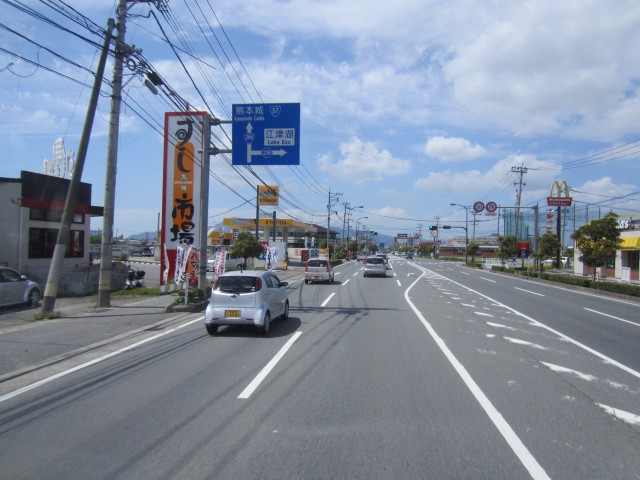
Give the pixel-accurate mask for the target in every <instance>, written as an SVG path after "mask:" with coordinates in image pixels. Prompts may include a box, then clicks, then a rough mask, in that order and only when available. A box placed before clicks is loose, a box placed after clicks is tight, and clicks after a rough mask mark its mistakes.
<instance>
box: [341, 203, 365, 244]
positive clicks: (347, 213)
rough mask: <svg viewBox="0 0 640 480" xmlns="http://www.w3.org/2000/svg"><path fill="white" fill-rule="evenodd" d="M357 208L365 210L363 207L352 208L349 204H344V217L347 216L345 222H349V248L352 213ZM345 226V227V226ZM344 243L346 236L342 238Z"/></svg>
mask: <svg viewBox="0 0 640 480" xmlns="http://www.w3.org/2000/svg"><path fill="white" fill-rule="evenodd" d="M356 208H364V207H363V206H362V205H360V206H358V207H350V206H349V204H348V203H345V204H344V216H345V221H346V222H347V235H346V236H347V247H348V246H349V240H348V238H349V223H351V212H352V211H353V210H355V209H356ZM343 226H344V225H343ZM342 241H343V242H344V235H343V236H342Z"/></svg>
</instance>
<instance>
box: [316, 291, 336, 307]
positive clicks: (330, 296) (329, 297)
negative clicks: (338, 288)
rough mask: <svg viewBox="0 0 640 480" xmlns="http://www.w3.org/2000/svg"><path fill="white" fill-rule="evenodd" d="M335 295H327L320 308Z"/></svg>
mask: <svg viewBox="0 0 640 480" xmlns="http://www.w3.org/2000/svg"><path fill="white" fill-rule="evenodd" d="M335 294H336V292H333V293H332V294H331V295H329V296H328V297H327V299H326V300H325V301H324V302H322V305H320V306H321V307H324V306H325V305H326V304H327V303H329V300H331V299H332V298H333V296H334V295H335Z"/></svg>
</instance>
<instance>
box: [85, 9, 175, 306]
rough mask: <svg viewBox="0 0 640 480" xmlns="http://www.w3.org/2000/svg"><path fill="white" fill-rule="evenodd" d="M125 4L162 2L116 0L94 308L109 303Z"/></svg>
mask: <svg viewBox="0 0 640 480" xmlns="http://www.w3.org/2000/svg"><path fill="white" fill-rule="evenodd" d="M127 3H130V4H131V6H133V5H135V4H136V3H155V4H156V6H157V7H158V8H159V9H160V8H161V7H162V5H161V4H162V3H163V2H162V0H119V2H118V7H117V9H116V28H117V29H118V35H117V37H116V50H115V60H114V64H113V82H112V89H111V113H110V117H109V144H108V146H107V166H106V175H105V182H104V216H103V217H102V245H101V248H100V280H99V284H98V307H108V306H110V304H111V277H112V268H113V267H112V263H113V246H112V242H113V220H114V217H115V203H116V172H117V165H118V136H119V134H120V104H121V103H122V70H123V62H124V58H125V57H127V56H128V55H129V54H130V53H131V52H132V51H133V49H132V48H131V47H129V46H128V45H127V44H126V43H125V32H126V30H127V26H126V22H127Z"/></svg>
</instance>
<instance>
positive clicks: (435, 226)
mask: <svg viewBox="0 0 640 480" xmlns="http://www.w3.org/2000/svg"><path fill="white" fill-rule="evenodd" d="M429 230H435V231H438V226H437V225H429Z"/></svg>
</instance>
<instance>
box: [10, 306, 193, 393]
mask: <svg viewBox="0 0 640 480" xmlns="http://www.w3.org/2000/svg"><path fill="white" fill-rule="evenodd" d="M203 319H204V317H198V318H196V319H195V320H191V321H190V322H186V323H184V324H181V325H180V326H178V327H174V328H170V329H169V330H166V331H164V332H162V333H159V334H157V335H154V336H153V337H149V338H145V339H144V340H140V341H139V342H136V343H133V344H131V345H129V346H127V347H124V348H121V349H120V350H115V351H113V352H111V353H107V354H106V355H103V356H102V357H99V358H94V359H93V360H90V361H88V362H85V363H83V364H80V365H76V366H75V367H73V368H70V369H68V370H65V371H63V372H60V373H56V374H55V375H52V376H50V377H47V378H43V379H42V380H39V381H37V382H35V383H32V384H30V385H26V386H24V387H22V388H19V389H18V390H15V391H13V392H10V393H7V394H5V395H2V396H1V397H0V403H2V402H4V401H6V400H9V399H10V398H13V397H17V396H18V395H22V394H23V393H26V392H28V391H30V390H34V389H36V388H38V387H41V386H42V385H46V384H47V383H51V382H53V381H54V380H57V379H58V378H62V377H66V376H67V375H69V374H70V373H74V372H77V371H79V370H82V369H84V368H87V367H90V366H91V365H95V364H96V363H100V362H102V361H104V360H107V359H108V358H111V357H115V356H116V355H120V354H121V353H124V352H127V351H129V350H133V349H134V348H136V347H139V346H140V345H144V344H145V343H149V342H151V341H153V340H156V339H158V338H160V337H164V336H165V335H168V334H169V333H172V332H175V331H176V330H178V329H179V328H183V327H186V326H187V325H191V324H193V323H196V322H201V321H202V320H203Z"/></svg>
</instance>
